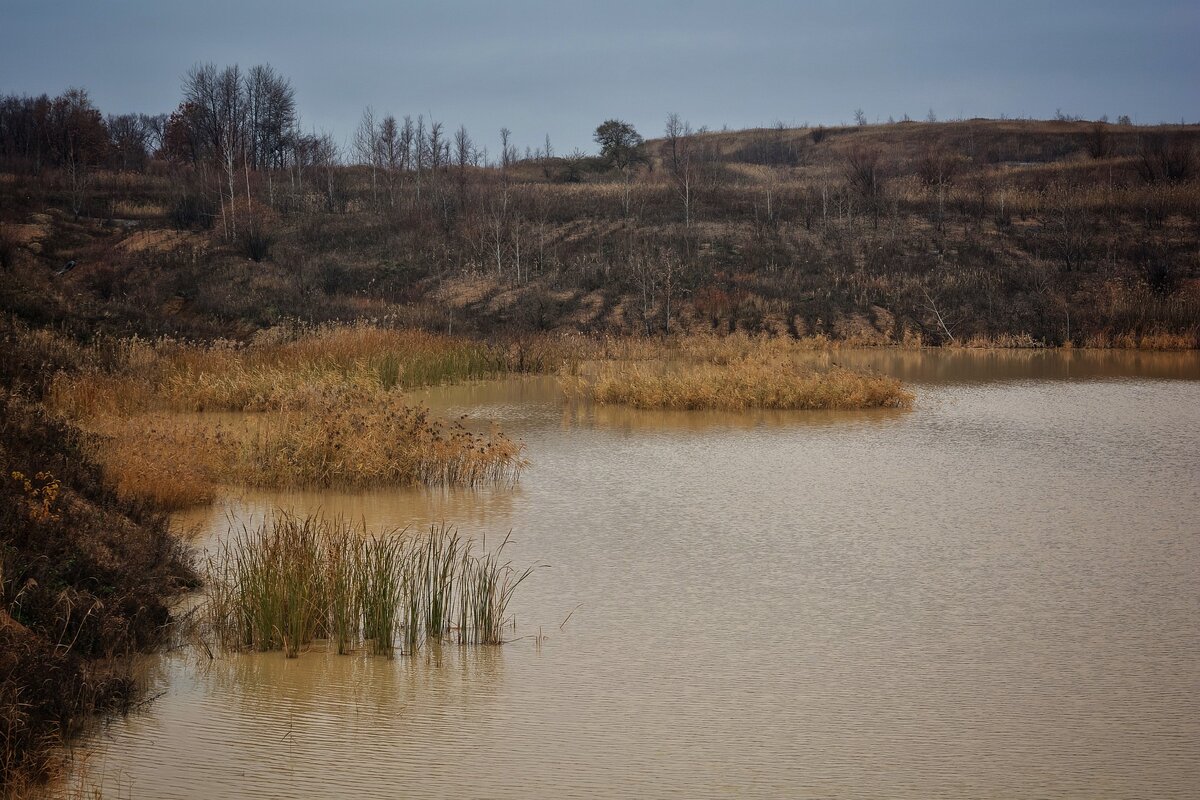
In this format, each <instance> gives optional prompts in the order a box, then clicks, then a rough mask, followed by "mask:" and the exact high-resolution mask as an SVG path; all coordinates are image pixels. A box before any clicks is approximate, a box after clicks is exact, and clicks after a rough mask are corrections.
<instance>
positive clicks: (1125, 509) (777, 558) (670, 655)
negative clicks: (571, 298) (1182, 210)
mask: <svg viewBox="0 0 1200 800" xmlns="http://www.w3.org/2000/svg"><path fill="white" fill-rule="evenodd" d="M818 358H822V359H828V360H833V361H836V362H838V363H842V364H845V365H847V366H860V367H861V366H870V367H873V368H877V369H880V370H882V371H884V372H889V373H892V374H896V375H899V376H900V377H902V378H904V379H905V380H907V381H909V382H910V383H912V384H913V385H914V388H915V389H916V390H917V392H918V402H917V405H916V408H915V409H914V410H913V411H911V412H898V411H883V412H878V411H877V412H863V413H829V414H804V413H762V412H749V413H742V414H727V413H713V414H706V413H654V412H636V411H628V410H620V409H607V408H602V409H596V408H589V407H586V406H584V407H580V406H575V407H570V406H564V405H562V404H561V403H560V402H559V399H558V395H557V392H556V390H555V386H554V383H553V381H551V380H546V379H523V380H506V381H497V382H490V383H483V384H473V385H466V386H456V387H448V388H444V389H438V390H434V391H430V392H426V393H423V396H424V397H425V398H426V400H427V402H429V403H430V404H431V406H433V407H434V408H435V409H436V410H438V411H440V412H443V413H446V414H454V415H457V414H464V413H465V414H470V415H471V419H472V420H474V421H475V423H476V424H481V425H482V424H486V423H487V422H488V421H490V420H495V421H498V422H499V423H500V424H501V425H502V426H503V427H504V429H505V430H506V431H507V432H509V433H511V434H513V435H515V436H518V437H520V438H522V439H523V440H524V441H525V442H526V443H527V445H528V448H529V450H528V455H529V457H530V458H531V459H532V461H533V467H532V468H531V469H530V470H529V471H528V472H527V473H525V475H524V476H523V477H522V479H521V481H520V484H519V485H518V486H517V487H516V488H515V489H512V490H488V491H478V492H470V491H395V490H387V491H372V492H367V493H359V494H344V493H336V492H323V493H260V492H254V493H243V494H235V495H233V496H231V497H229V498H227V499H226V500H225V501H223V502H222V503H219V504H218V505H217V506H214V507H213V508H209V509H204V510H201V511H197V512H193V513H190V514H187V515H183V516H181V517H180V519H179V522H180V524H181V525H189V526H194V527H196V528H197V530H198V534H197V535H198V537H199V541H200V542H202V543H207V544H209V545H211V543H212V542H213V541H215V540H216V539H217V538H218V537H220V536H222V535H223V534H224V533H225V531H226V530H227V527H228V524H229V522H230V520H233V521H234V522H235V523H240V521H243V520H247V519H260V518H261V517H262V516H263V515H264V514H267V513H269V512H270V511H271V509H272V508H276V507H283V508H289V509H294V510H297V511H307V510H313V509H317V508H321V509H323V510H324V511H325V512H327V513H344V514H347V515H350V516H354V517H356V518H357V517H362V518H363V519H365V520H366V521H367V523H368V524H370V525H372V526H387V527H402V526H405V525H411V526H425V525H427V524H429V522H431V521H433V520H440V519H446V520H448V521H450V522H452V523H455V524H457V525H459V526H460V528H461V529H462V530H463V531H464V532H467V533H470V534H472V535H475V536H484V535H486V536H487V537H488V539H489V540H490V541H498V540H499V539H500V538H501V537H503V535H504V534H505V533H507V532H508V531H509V530H510V529H511V530H512V531H513V536H514V539H515V544H514V545H513V546H512V556H513V558H514V559H515V560H516V561H517V562H518V563H520V564H525V563H530V562H545V563H547V564H549V565H550V566H549V567H547V568H544V569H541V570H540V571H538V572H537V573H536V574H535V575H534V577H533V578H531V579H530V581H529V582H527V583H526V584H525V585H523V586H522V587H521V589H520V590H519V592H518V594H517V596H516V598H515V600H514V602H513V610H514V611H515V612H516V616H517V631H516V635H517V636H519V637H524V638H520V639H518V640H516V641H513V642H511V643H510V644H507V645H504V646H502V647H493V648H459V647H457V646H442V647H440V648H439V647H430V648H428V649H426V650H424V651H423V652H422V653H420V654H419V655H418V656H416V657H415V658H407V657H405V658H399V659H397V660H395V661H388V660H385V659H379V658H370V657H366V656H340V657H339V656H336V655H331V654H326V653H325V652H322V651H320V650H318V651H314V652H310V653H307V654H305V655H304V656H302V657H301V658H299V659H295V660H287V659H285V658H283V656H282V655H280V654H278V653H271V654H261V655H260V654H247V655H233V656H226V657H220V658H217V659H216V660H213V661H211V662H210V661H209V660H208V659H207V658H206V657H204V656H203V655H201V654H198V653H196V652H195V651H193V650H188V649H183V650H178V651H175V652H171V653H168V654H165V655H162V656H159V657H156V658H154V659H153V660H152V661H151V663H150V664H149V665H148V668H147V670H148V679H149V681H150V684H151V686H150V690H151V692H152V694H157V693H158V692H161V693H162V694H161V696H159V697H158V698H157V699H156V700H155V701H154V702H153V703H151V704H149V705H148V706H146V707H145V708H144V709H143V710H141V711H139V712H137V713H134V714H132V715H130V716H127V717H122V718H118V719H116V720H113V721H112V722H110V723H109V724H107V725H106V726H105V727H104V729H103V730H102V731H101V732H100V733H99V734H98V735H97V736H96V737H94V738H93V740H92V741H91V742H89V748H90V749H91V750H92V756H91V758H90V761H89V762H88V768H87V772H88V777H89V781H90V782H92V783H100V784H101V785H102V786H103V787H104V789H105V794H106V796H109V795H114V796H122V797H124V796H132V797H162V798H213V797H239V796H254V797H272V796H281V797H327V796H339V795H345V796H353V797H399V796H412V797H456V798H459V797H501V798H509V797H511V798H524V797H681V798H682V797H689V798H691V797H727V796H737V797H847V798H856V797H863V798H868V797H870V798H874V797H912V798H964V797H1004V798H1043V797H1114V798H1135V797H1159V798H1170V797H1196V796H1197V792H1198V789H1197V787H1200V357H1198V356H1197V354H1145V353H1137V354H1127V353H1015V354H1007V353H999V354H997V353H975V354H972V353H907V352H896V351H875V352H864V353H859V352H852V351H841V352H838V353H835V354H833V355H826V356H819V357H818ZM568 617H569V620H568ZM564 620H567V621H566V624H565V625H562V623H563V622H564ZM560 626H561V627H560ZM539 631H540V632H541V634H542V637H541V638H540V639H539V638H538V636H537V635H538V633H539Z"/></svg>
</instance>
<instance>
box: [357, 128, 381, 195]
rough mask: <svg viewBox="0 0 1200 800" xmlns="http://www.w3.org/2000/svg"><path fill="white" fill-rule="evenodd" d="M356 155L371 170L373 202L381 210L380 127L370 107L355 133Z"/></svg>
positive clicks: (359, 161)
mask: <svg viewBox="0 0 1200 800" xmlns="http://www.w3.org/2000/svg"><path fill="white" fill-rule="evenodd" d="M354 155H355V157H356V158H357V159H358V163H360V164H367V165H368V166H370V168H371V202H372V204H373V205H374V207H375V209H376V210H378V208H379V191H378V179H377V173H378V171H379V166H380V145H379V126H378V124H376V122H375V110H374V109H373V108H371V107H370V106H367V107H366V108H365V109H363V113H362V118H361V119H360V120H359V122H358V128H356V129H355V131H354Z"/></svg>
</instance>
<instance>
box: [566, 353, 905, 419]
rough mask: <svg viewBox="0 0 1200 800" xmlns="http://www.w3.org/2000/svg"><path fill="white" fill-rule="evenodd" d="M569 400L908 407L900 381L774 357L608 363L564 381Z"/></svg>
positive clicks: (728, 406) (734, 406) (665, 405)
mask: <svg viewBox="0 0 1200 800" xmlns="http://www.w3.org/2000/svg"><path fill="white" fill-rule="evenodd" d="M563 384H564V389H565V391H566V392H567V393H568V394H570V395H582V396H586V397H590V398H591V399H592V400H593V401H594V402H597V403H601V404H619V405H627V406H632V407H634V408H647V409H649V408H655V409H678V410H692V409H722V410H740V409H748V408H766V409H801V410H818V409H825V410H842V409H863V408H909V407H910V406H911V405H912V402H913V395H912V393H911V392H909V391H908V390H906V389H904V388H903V386H902V385H901V383H900V381H899V380H896V379H895V378H888V377H885V376H882V375H867V374H864V373H859V372H853V371H851V370H847V369H842V368H840V367H835V368H833V369H830V370H826V371H817V370H805V369H801V368H799V367H797V366H796V365H795V363H794V362H792V361H790V360H786V359H780V358H771V357H756V358H741V359H737V360H734V361H730V362H726V363H685V364H672V365H661V364H660V365H637V364H605V365H602V366H601V367H600V368H599V369H598V371H597V372H596V374H595V375H594V376H591V377H576V378H564V379H563Z"/></svg>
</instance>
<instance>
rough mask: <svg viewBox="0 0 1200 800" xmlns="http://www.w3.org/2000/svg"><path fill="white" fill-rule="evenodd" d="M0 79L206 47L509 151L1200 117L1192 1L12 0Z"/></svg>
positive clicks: (1197, 32) (1199, 36)
mask: <svg viewBox="0 0 1200 800" xmlns="http://www.w3.org/2000/svg"><path fill="white" fill-rule="evenodd" d="M0 28H2V29H3V37H2V40H3V46H0V91H3V92H19V93H31V94H32V93H41V92H48V93H51V94H54V93H58V92H60V91H62V90H63V89H65V88H67V87H69V86H82V87H84V88H86V89H88V90H89V92H90V93H91V95H92V98H93V100H94V101H95V102H96V104H97V105H98V106H99V107H100V108H101V109H102V110H104V111H105V112H126V111H144V112H148V113H156V112H161V111H169V110H171V109H172V108H174V106H175V105H176V104H177V103H178V100H179V84H180V76H181V75H182V74H183V73H184V72H185V71H186V70H187V69H188V67H189V66H191V65H192V64H194V63H196V62H202V61H212V62H214V63H216V64H218V65H225V64H232V63H238V64H241V65H242V66H243V67H246V66H250V65H252V64H256V63H264V62H266V63H270V64H271V65H272V66H274V67H275V68H276V69H278V70H279V71H280V72H282V73H283V74H284V75H286V76H288V77H289V78H290V79H291V81H292V83H293V85H294V86H295V88H296V92H297V98H298V100H299V105H300V110H301V112H302V115H303V119H304V122H305V127H306V128H316V129H319V130H330V131H332V132H333V133H334V134H335V135H336V136H337V137H338V138H339V140H342V141H348V140H349V138H350V135H351V132H352V130H353V128H354V125H355V124H356V122H357V119H358V116H359V114H360V113H361V112H362V109H363V107H364V106H366V105H368V104H370V105H372V106H374V107H375V109H376V110H377V111H378V112H380V113H387V112H390V113H394V114H396V115H397V116H398V117H400V116H403V115H404V114H412V115H413V116H414V117H415V116H416V115H417V114H419V113H424V114H427V115H433V116H434V117H435V118H437V119H440V120H442V121H443V122H445V123H446V125H447V127H450V128H453V127H457V125H458V124H460V123H463V124H466V126H467V127H468V129H469V130H470V131H471V132H472V134H473V135H475V136H476V138H477V139H479V140H480V141H482V142H484V143H485V144H488V145H489V146H490V148H491V149H492V151H493V152H494V151H495V149H496V140H497V139H498V136H497V134H496V131H498V130H499V128H500V127H502V126H507V127H508V128H511V129H512V131H513V134H514V139H515V140H516V141H517V142H518V144H519V145H520V146H522V147H524V146H525V145H530V146H536V145H540V143H541V141H542V138H543V136H544V135H545V134H547V133H548V134H549V135H550V137H551V139H552V141H553V142H554V145H555V148H556V149H557V150H559V151H564V150H569V149H571V148H573V147H580V148H584V149H594V148H593V145H592V142H591V132H592V131H593V130H594V129H595V127H596V125H597V124H598V123H599V122H601V121H603V120H604V119H606V118H609V117H619V118H622V119H626V120H628V121H630V122H633V123H634V124H635V125H636V126H637V128H638V129H639V130H640V131H641V132H642V133H643V134H644V135H646V136H647V137H650V136H654V135H658V134H659V133H660V132H661V129H662V125H663V119H664V117H665V116H666V114H667V113H668V112H670V111H677V112H678V113H680V114H681V115H683V116H684V117H685V118H687V119H689V120H690V121H691V122H692V123H693V125H695V126H697V127H698V126H700V125H707V126H709V127H710V128H721V127H722V126H725V125H728V126H729V127H731V128H742V127H750V126H758V125H765V124H770V123H772V122H773V121H775V120H782V121H784V122H786V123H789V124H803V123H806V122H808V123H813V124H816V123H818V122H820V123H825V124H835V123H838V122H840V121H849V120H850V119H852V117H853V113H854V110H855V109H857V108H862V109H863V110H864V111H865V112H866V115H867V117H868V118H869V119H870V120H872V121H875V120H879V121H884V120H887V118H888V117H889V116H893V117H895V118H897V119H899V118H901V117H902V116H903V115H904V114H906V113H907V114H910V115H911V116H912V117H913V118H916V119H923V118H924V117H925V116H926V114H927V113H928V111H929V109H930V108H932V109H934V110H935V111H936V113H937V114H938V116H939V117H941V118H943V119H945V118H953V117H960V116H962V117H972V116H988V117H997V116H1000V115H1001V114H1007V115H1009V116H1033V117H1043V118H1045V117H1052V116H1054V114H1055V112H1056V110H1058V109H1061V110H1062V111H1063V113H1066V114H1076V115H1081V116H1083V117H1087V118H1096V117H1099V116H1100V115H1102V114H1108V115H1109V116H1110V117H1112V118H1114V119H1115V118H1116V117H1117V116H1118V115H1120V114H1129V115H1130V116H1131V117H1133V118H1134V119H1135V120H1136V121H1140V122H1159V121H1175V122H1177V121H1179V120H1180V119H1181V118H1186V119H1187V121H1189V122H1195V121H1197V120H1200V2H1198V1H1197V0H1181V1H1178V2H1177V1H1176V0H1142V1H1141V2H1130V1H1129V0H1122V1H1120V2H1118V1H1117V0H1093V1H1092V2H1084V1H1083V0H1037V1H1036V2H1034V1H1029V2H1027V1H1026V0H1009V1H1006V0H991V1H990V2H972V0H874V1H873V0H858V1H857V2H855V1H854V0H840V1H835V0H819V1H817V2H783V0H758V1H755V0H742V2H733V1H732V0H723V1H722V2H715V1H713V0H699V1H698V2H655V1H654V0H641V2H625V1H624V0H616V1H614V0H609V1H606V2H578V3H573V2H567V0H559V1H558V2H542V1H541V0H508V2H504V0H489V1H487V2H482V1H481V2H451V1H450V0H446V1H445V2H414V1H412V0H410V1H409V2H384V1H383V0H368V1H366V2H354V0H345V1H344V2H334V1H332V0H324V1H323V2H316V1H315V0H290V1H289V2H277V3H266V2H256V0H203V2H188V3H183V2H172V1H170V0H54V2H51V1H50V0H0Z"/></svg>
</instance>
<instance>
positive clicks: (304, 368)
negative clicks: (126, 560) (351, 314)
mask: <svg viewBox="0 0 1200 800" xmlns="http://www.w3.org/2000/svg"><path fill="white" fill-rule="evenodd" d="M98 350H103V357H101V353H100V352H97V353H96V354H95V360H96V361H98V362H105V363H115V365H116V366H115V367H114V368H110V369H108V370H103V369H99V368H94V369H91V370H87V371H84V372H79V373H73V374H71V375H67V374H65V373H64V374H60V375H59V376H57V377H56V379H55V380H54V382H53V385H52V387H51V391H50V396H49V398H48V404H49V405H50V406H51V407H52V408H54V409H56V410H57V411H59V412H61V413H63V414H65V415H66V416H68V417H70V418H72V419H74V420H76V421H78V422H79V423H80V424H81V425H83V426H84V427H85V428H87V429H88V430H89V431H91V432H93V433H95V434H98V437H97V440H96V441H97V444H96V447H95V452H96V455H97V457H98V458H99V460H100V461H101V463H102V464H103V465H104V470H105V474H106V476H107V478H108V479H109V480H110V481H111V482H112V483H113V485H114V486H115V487H116V488H117V491H118V492H119V493H120V494H121V495H122V496H125V497H128V498H137V499H150V500H153V501H155V502H157V503H159V504H161V505H163V506H164V507H166V508H182V507H185V506H188V505H195V504H198V503H204V502H208V501H210V500H211V499H212V498H213V496H214V495H215V493H216V490H217V486H219V485H220V484H228V483H241V484H248V485H259V486H334V485H337V486H350V487H366V486H378V485H413V484H427V485H456V486H475V485H480V484H484V483H506V482H513V481H515V480H516V479H517V477H518V476H519V475H520V473H521V471H522V469H523V468H524V467H525V465H526V463H527V462H526V460H525V459H524V458H523V456H522V451H523V445H521V444H520V443H517V442H513V441H512V440H510V439H508V438H507V437H505V436H504V435H503V434H502V433H499V432H493V433H491V434H489V435H480V434H474V433H471V432H468V431H466V430H465V429H464V428H463V427H462V426H461V425H459V424H457V423H447V422H441V421H438V420H436V419H433V418H432V417H431V416H430V415H429V412H428V411H427V410H426V409H423V408H420V407H418V406H414V405H412V404H411V403H408V402H406V401H405V399H404V397H403V394H402V390H403V389H404V388H407V387H413V386H424V385H428V384H431V383H440V382H443V381H454V380H466V379H471V378H483V377H489V376H493V375H496V374H499V373H501V372H504V371H508V370H510V369H543V368H544V365H546V364H549V363H556V362H552V361H551V359H558V358H560V357H561V356H562V354H564V353H566V352H567V349H566V347H565V346H560V345H558V344H557V343H556V342H554V341H553V340H547V341H546V342H544V343H538V342H533V343H526V344H521V345H513V346H510V347H502V346H498V345H492V344H487V343H481V342H475V341H472V340H469V339H463V338H457V337H449V336H438V335H435V334H428V333H424V332H421V331H409V330H397V329H391V328H383V327H377V326H371V325H367V324H359V325H349V326H329V327H324V328H316V329H306V330H300V331H295V330H276V331H273V332H265V333H264V334H263V335H261V336H260V337H259V340H258V341H256V342H255V343H253V344H251V345H249V346H238V345H235V344H232V343H228V342H217V343H214V344H212V345H207V346H204V345H196V344H188V343H180V342H175V341H170V340H161V341H158V342H146V341H143V340H138V339H128V340H122V341H120V342H116V343H107V344H105V345H102V346H101V347H100V348H98ZM202 411H203V412H211V411H234V412H258V413H256V414H255V415H254V417H253V422H252V423H249V424H224V423H222V422H221V421H220V420H219V419H214V418H213V417H212V416H211V415H205V416H203V417H197V416H195V415H194V414H192V413H190V412H202Z"/></svg>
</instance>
